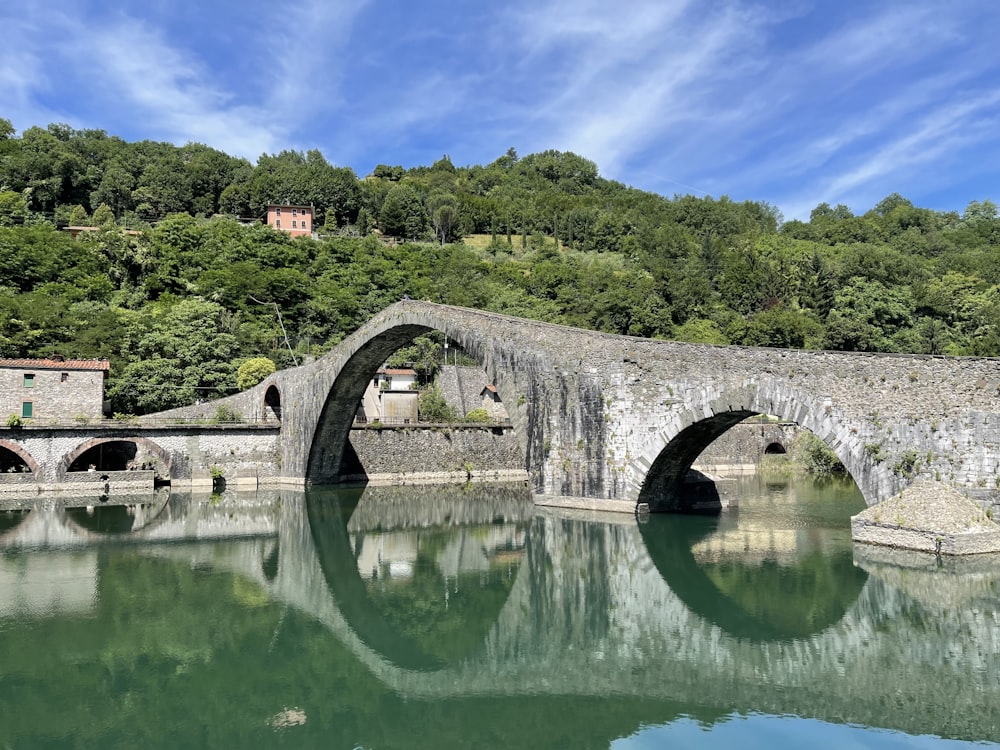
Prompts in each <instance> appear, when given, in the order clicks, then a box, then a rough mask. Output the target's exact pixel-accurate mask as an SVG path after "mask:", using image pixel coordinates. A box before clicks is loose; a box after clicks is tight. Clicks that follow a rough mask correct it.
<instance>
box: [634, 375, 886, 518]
mask: <svg viewBox="0 0 1000 750" xmlns="http://www.w3.org/2000/svg"><path fill="white" fill-rule="evenodd" d="M687 407H688V408H687V409H685V410H683V411H680V412H679V413H678V414H677V415H676V417H675V421H674V424H673V425H672V427H670V428H668V429H667V430H663V431H661V432H660V433H658V434H657V435H656V437H655V439H654V440H653V441H652V442H651V444H650V446H649V448H647V450H646V451H644V452H643V454H642V455H641V457H640V458H639V459H633V461H632V471H633V472H634V474H633V476H634V485H633V489H632V493H633V494H632V497H635V498H636V500H637V502H638V503H648V504H649V506H650V509H651V510H659V511H672V510H684V508H682V507H681V506H680V505H678V504H677V501H678V498H679V490H680V489H681V487H682V485H683V484H684V483H685V481H686V479H687V476H688V470H689V469H690V467H691V465H692V463H693V462H694V460H695V459H696V458H697V456H698V455H699V454H700V453H701V452H702V450H704V449H705V447H707V446H708V445H709V443H711V442H712V441H713V440H715V438H717V437H718V436H719V435H721V434H722V433H723V432H725V431H726V430H728V429H729V428H730V427H732V426H733V425H735V424H737V423H738V422H741V421H743V420H745V419H747V418H748V417H752V416H755V415H758V414H774V415H776V416H778V417H780V418H782V419H785V420H788V421H794V422H795V423H796V424H798V425H799V426H800V427H801V428H802V429H805V430H808V431H809V432H812V433H813V434H814V435H816V437H818V438H819V439H820V440H822V441H823V442H825V443H826V444H827V445H828V446H830V448H831V449H832V450H833V451H834V453H836V455H837V458H839V459H840V461H841V463H843V465H844V467H845V468H846V469H847V472H848V473H849V474H850V475H851V478H852V479H853V480H854V481H855V483H856V484H857V485H858V488H859V489H860V490H861V493H862V495H863V496H864V498H865V502H866V503H867V504H868V505H871V504H873V503H875V502H878V486H877V480H878V477H877V476H876V473H877V471H878V469H879V467H878V466H877V465H876V464H875V463H874V462H872V461H870V460H866V458H865V455H864V451H863V447H862V445H861V442H860V440H859V439H858V438H857V436H856V435H853V434H852V435H850V437H849V438H848V439H841V440H837V439H836V438H837V436H838V435H841V436H842V435H844V433H845V432H847V431H846V430H845V429H842V428H841V425H840V423H839V420H838V418H837V417H836V416H835V415H832V414H830V413H829V412H828V411H827V410H826V409H825V408H823V402H822V400H821V399H819V398H816V397H813V396H810V395H809V394H808V393H805V392H801V391H796V390H792V389H789V388H787V387H780V386H778V385H775V383H774V382H772V381H761V382H759V383H758V382H755V383H747V384H744V386H743V387H741V388H735V389H730V390H725V391H719V392H716V393H714V394H709V395H708V397H707V398H705V399H704V400H702V401H700V402H694V403H691V404H688V405H687Z"/></svg>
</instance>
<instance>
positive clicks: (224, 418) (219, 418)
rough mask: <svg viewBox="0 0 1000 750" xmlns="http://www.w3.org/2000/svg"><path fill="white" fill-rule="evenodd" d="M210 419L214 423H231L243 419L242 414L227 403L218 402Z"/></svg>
mask: <svg viewBox="0 0 1000 750" xmlns="http://www.w3.org/2000/svg"><path fill="white" fill-rule="evenodd" d="M212 421H213V422H215V423H216V424H231V423H233V422H241V421H243V415H241V414H240V413H239V412H237V411H236V410H234V409H233V408H232V407H231V406H228V405H227V404H219V406H218V407H217V408H216V409H215V416H214V417H212Z"/></svg>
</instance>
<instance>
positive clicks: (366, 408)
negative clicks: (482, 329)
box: [306, 324, 526, 484]
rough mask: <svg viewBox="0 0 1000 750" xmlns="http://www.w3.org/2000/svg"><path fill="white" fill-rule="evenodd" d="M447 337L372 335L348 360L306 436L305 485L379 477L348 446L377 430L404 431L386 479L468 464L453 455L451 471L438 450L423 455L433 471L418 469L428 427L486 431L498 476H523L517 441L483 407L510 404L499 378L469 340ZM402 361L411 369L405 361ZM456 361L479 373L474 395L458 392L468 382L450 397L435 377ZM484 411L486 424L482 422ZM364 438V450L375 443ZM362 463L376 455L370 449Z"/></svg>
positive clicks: (395, 330)
mask: <svg viewBox="0 0 1000 750" xmlns="http://www.w3.org/2000/svg"><path fill="white" fill-rule="evenodd" d="M453 335H455V334H454V333H445V332H443V331H439V330H436V329H433V328H430V327H427V326H421V325H414V324H401V325H397V326H395V327H390V328H388V329H387V330H385V331H383V332H381V333H379V334H377V335H375V336H374V337H373V338H371V339H369V340H368V341H367V342H365V343H364V344H363V345H362V346H360V347H359V348H358V350H357V351H356V352H354V353H353V354H352V355H351V356H350V357H349V359H348V360H347V361H346V362H345V363H344V364H343V366H342V367H341V368H340V370H339V373H338V374H337V376H336V379H335V380H334V382H333V383H332V384H331V386H330V388H329V392H328V393H327V396H326V399H325V401H324V403H323V407H322V410H321V412H320V415H319V419H318V421H317V425H316V429H315V432H314V433H313V435H312V439H311V444H310V449H309V458H308V462H307V468H306V477H307V481H308V482H309V483H310V484H330V483H337V482H342V481H363V480H364V479H366V478H367V477H368V476H370V475H371V474H373V473H384V469H383V471H378V470H376V471H373V470H372V466H371V465H367V464H371V461H366V458H365V456H362V455H360V452H359V451H358V450H356V449H355V446H354V445H353V444H352V440H351V434H352V429H355V428H357V429H358V430H362V429H364V430H375V431H376V432H377V433H378V434H381V433H382V432H383V431H384V430H393V429H395V430H403V431H405V430H409V432H408V435H409V438H408V440H409V443H410V444H411V445H412V451H408V452H407V453H406V454H405V456H403V458H405V461H400V462H399V463H400V464H401V466H400V467H397V468H393V467H390V468H389V469H388V472H389V473H392V472H394V471H401V472H403V473H405V471H406V470H407V469H406V468H405V467H403V466H402V464H403V463H406V464H408V465H409V466H410V469H409V470H410V471H429V472H434V473H437V472H441V471H446V470H447V468H448V466H450V469H451V470H452V471H457V470H459V469H462V467H463V466H465V465H467V464H469V463H470V462H469V461H468V460H466V459H462V458H459V457H458V455H457V453H456V455H455V459H454V461H452V462H451V463H452V464H454V465H453V466H451V465H450V464H448V462H447V459H446V458H445V457H444V456H443V455H442V453H447V447H445V448H441V449H439V450H437V452H435V453H433V454H427V453H425V454H424V455H425V456H427V457H428V458H432V459H433V460H431V461H429V462H428V463H430V464H431V465H432V466H433V467H434V468H426V469H425V468H423V467H421V464H420V451H427V450H428V446H430V445H431V444H432V442H433V441H432V439H431V438H432V436H430V435H428V434H424V435H422V436H421V435H420V430H421V429H425V432H427V431H428V430H426V428H422V427H421V426H422V425H430V424H434V425H437V427H436V428H435V430H436V432H437V434H438V435H441V434H446V431H442V427H441V425H442V424H446V425H448V426H449V428H450V429H452V430H454V429H456V428H455V425H459V428H460V429H463V430H475V429H481V430H485V431H492V434H493V435H494V436H495V437H497V438H498V439H497V440H496V441H495V442H497V443H503V446H502V447H503V450H502V451H500V452H498V455H502V457H501V458H499V459H498V460H502V461H503V462H504V467H505V468H512V469H517V470H523V469H524V467H525V463H526V462H525V458H524V456H525V444H524V438H523V436H522V435H520V434H518V433H516V432H514V433H511V428H510V427H509V425H508V424H507V423H506V421H505V420H494V418H493V417H492V416H491V410H490V409H488V408H487V401H489V404H494V405H495V404H497V403H499V404H506V403H509V401H510V400H511V399H512V396H511V394H510V393H507V392H506V391H507V386H506V384H505V379H504V377H503V376H504V373H502V372H496V371H491V369H490V363H489V362H488V361H485V358H484V356H483V349H482V347H483V342H480V341H479V340H478V339H477V338H476V336H475V334H474V333H469V332H464V333H459V334H458V335H459V336H460V338H458V339H456V338H452V336H453ZM446 345H447V346H446ZM407 357H412V359H413V360H414V361H408V360H407ZM459 361H460V362H461V363H462V364H463V365H464V366H465V367H467V368H468V369H476V367H478V371H479V372H480V374H481V378H480V379H481V380H482V383H481V384H478V385H476V386H471V385H466V390H469V391H475V394H474V395H473V394H472V393H467V394H463V392H462V387H463V386H462V383H463V382H465V383H468V382H469V380H468V377H467V375H466V376H465V380H463V379H462V378H458V386H457V389H455V392H453V393H449V392H446V391H447V389H445V388H443V387H442V378H441V374H442V372H443V371H444V370H445V369H446V367H448V366H450V365H446V362H449V363H452V365H454V364H455V363H456V362H459ZM470 363H475V364H474V365H473V364H470ZM470 407H471V408H470ZM493 408H495V407H493ZM484 411H485V412H486V417H485V418H482V417H483V415H482V412H484ZM383 412H384V413H383ZM473 412H475V413H473ZM401 415H402V416H401ZM467 416H468V417H469V419H470V420H471V419H477V420H478V421H477V425H478V426H477V427H473V425H472V424H471V423H467V422H466V417H467ZM395 434H397V435H399V434H403V433H402V432H399V433H395ZM369 437H370V438H371V440H370V441H369V442H371V441H372V440H376V438H375V437H372V436H369ZM381 437H382V440H381V442H382V443H383V444H387V443H388V442H389V438H388V436H387V435H386V434H382V435H381ZM508 437H509V440H508ZM500 438H502V439H500ZM358 439H360V438H358ZM508 443H512V444H514V445H513V446H512V445H508ZM397 449H398V445H397ZM366 455H367V456H368V457H371V456H373V455H381V454H380V453H379V452H378V451H377V450H375V449H370V450H369V451H368V452H367V453H366ZM491 459H492V457H491V456H489V455H486V456H485V457H484V459H483V460H484V461H485V462H486V463H489V461H490V460H491ZM511 464H516V466H511ZM418 467H419V468H418ZM475 468H477V469H482V468H485V467H483V466H476V467H475Z"/></svg>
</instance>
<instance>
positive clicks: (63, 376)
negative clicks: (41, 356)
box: [59, 372, 69, 383]
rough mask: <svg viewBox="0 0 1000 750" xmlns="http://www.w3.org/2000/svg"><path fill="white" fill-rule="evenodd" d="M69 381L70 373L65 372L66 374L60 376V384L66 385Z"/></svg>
mask: <svg viewBox="0 0 1000 750" xmlns="http://www.w3.org/2000/svg"><path fill="white" fill-rule="evenodd" d="M67 380H69V373H68V372H64V373H62V374H61V375H60V376H59V382H60V383H65V382H66V381H67Z"/></svg>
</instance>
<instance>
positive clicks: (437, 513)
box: [306, 485, 534, 671]
mask: <svg viewBox="0 0 1000 750" xmlns="http://www.w3.org/2000/svg"><path fill="white" fill-rule="evenodd" d="M306 507H307V512H308V516H309V525H310V532H311V534H312V537H313V542H314V544H315V548H316V552H317V555H318V558H319V562H320V567H321V569H322V572H323V576H324V578H325V580H326V582H327V586H328V587H329V589H330V592H331V593H332V594H333V596H334V598H335V599H336V601H337V606H338V608H339V610H340V611H341V613H342V614H343V615H344V618H345V619H346V621H347V622H348V624H349V625H350V626H351V628H352V629H353V630H354V632H355V633H356V634H357V635H358V637H359V638H361V640H362V641H364V642H365V643H366V644H367V645H368V647H369V648H371V649H372V650H373V651H375V652H377V653H379V654H380V655H381V656H382V657H384V658H385V659H387V660H388V661H390V662H392V663H393V664H395V665H396V666H398V667H401V668H404V669H411V670H419V671H433V670H438V669H441V668H443V667H445V666H447V665H448V664H450V663H456V662H459V661H461V660H462V659H464V658H466V657H468V656H469V655H470V654H472V653H475V652H476V651H478V650H480V649H481V648H482V647H483V645H484V642H485V640H486V638H487V636H488V634H489V632H490V631H491V629H492V628H493V626H494V625H495V623H496V621H497V619H498V617H499V615H500V612H501V610H502V609H503V607H504V605H505V604H506V602H507V599H508V597H509V596H510V592H511V589H512V588H513V585H514V581H515V580H516V579H517V576H518V573H519V571H520V569H521V567H522V562H523V559H524V556H525V546H526V542H527V533H528V524H529V522H530V520H531V517H532V514H533V509H534V505H533V502H532V500H531V495H530V492H529V491H528V489H527V488H526V487H523V486H517V487H513V486H509V485H472V486H469V487H466V488H462V487H450V486H448V487H445V486H434V487H405V488H399V487H367V488H364V489H362V488H358V487H355V488H338V489H326V490H313V491H310V492H309V493H308V494H307V497H306Z"/></svg>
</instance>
